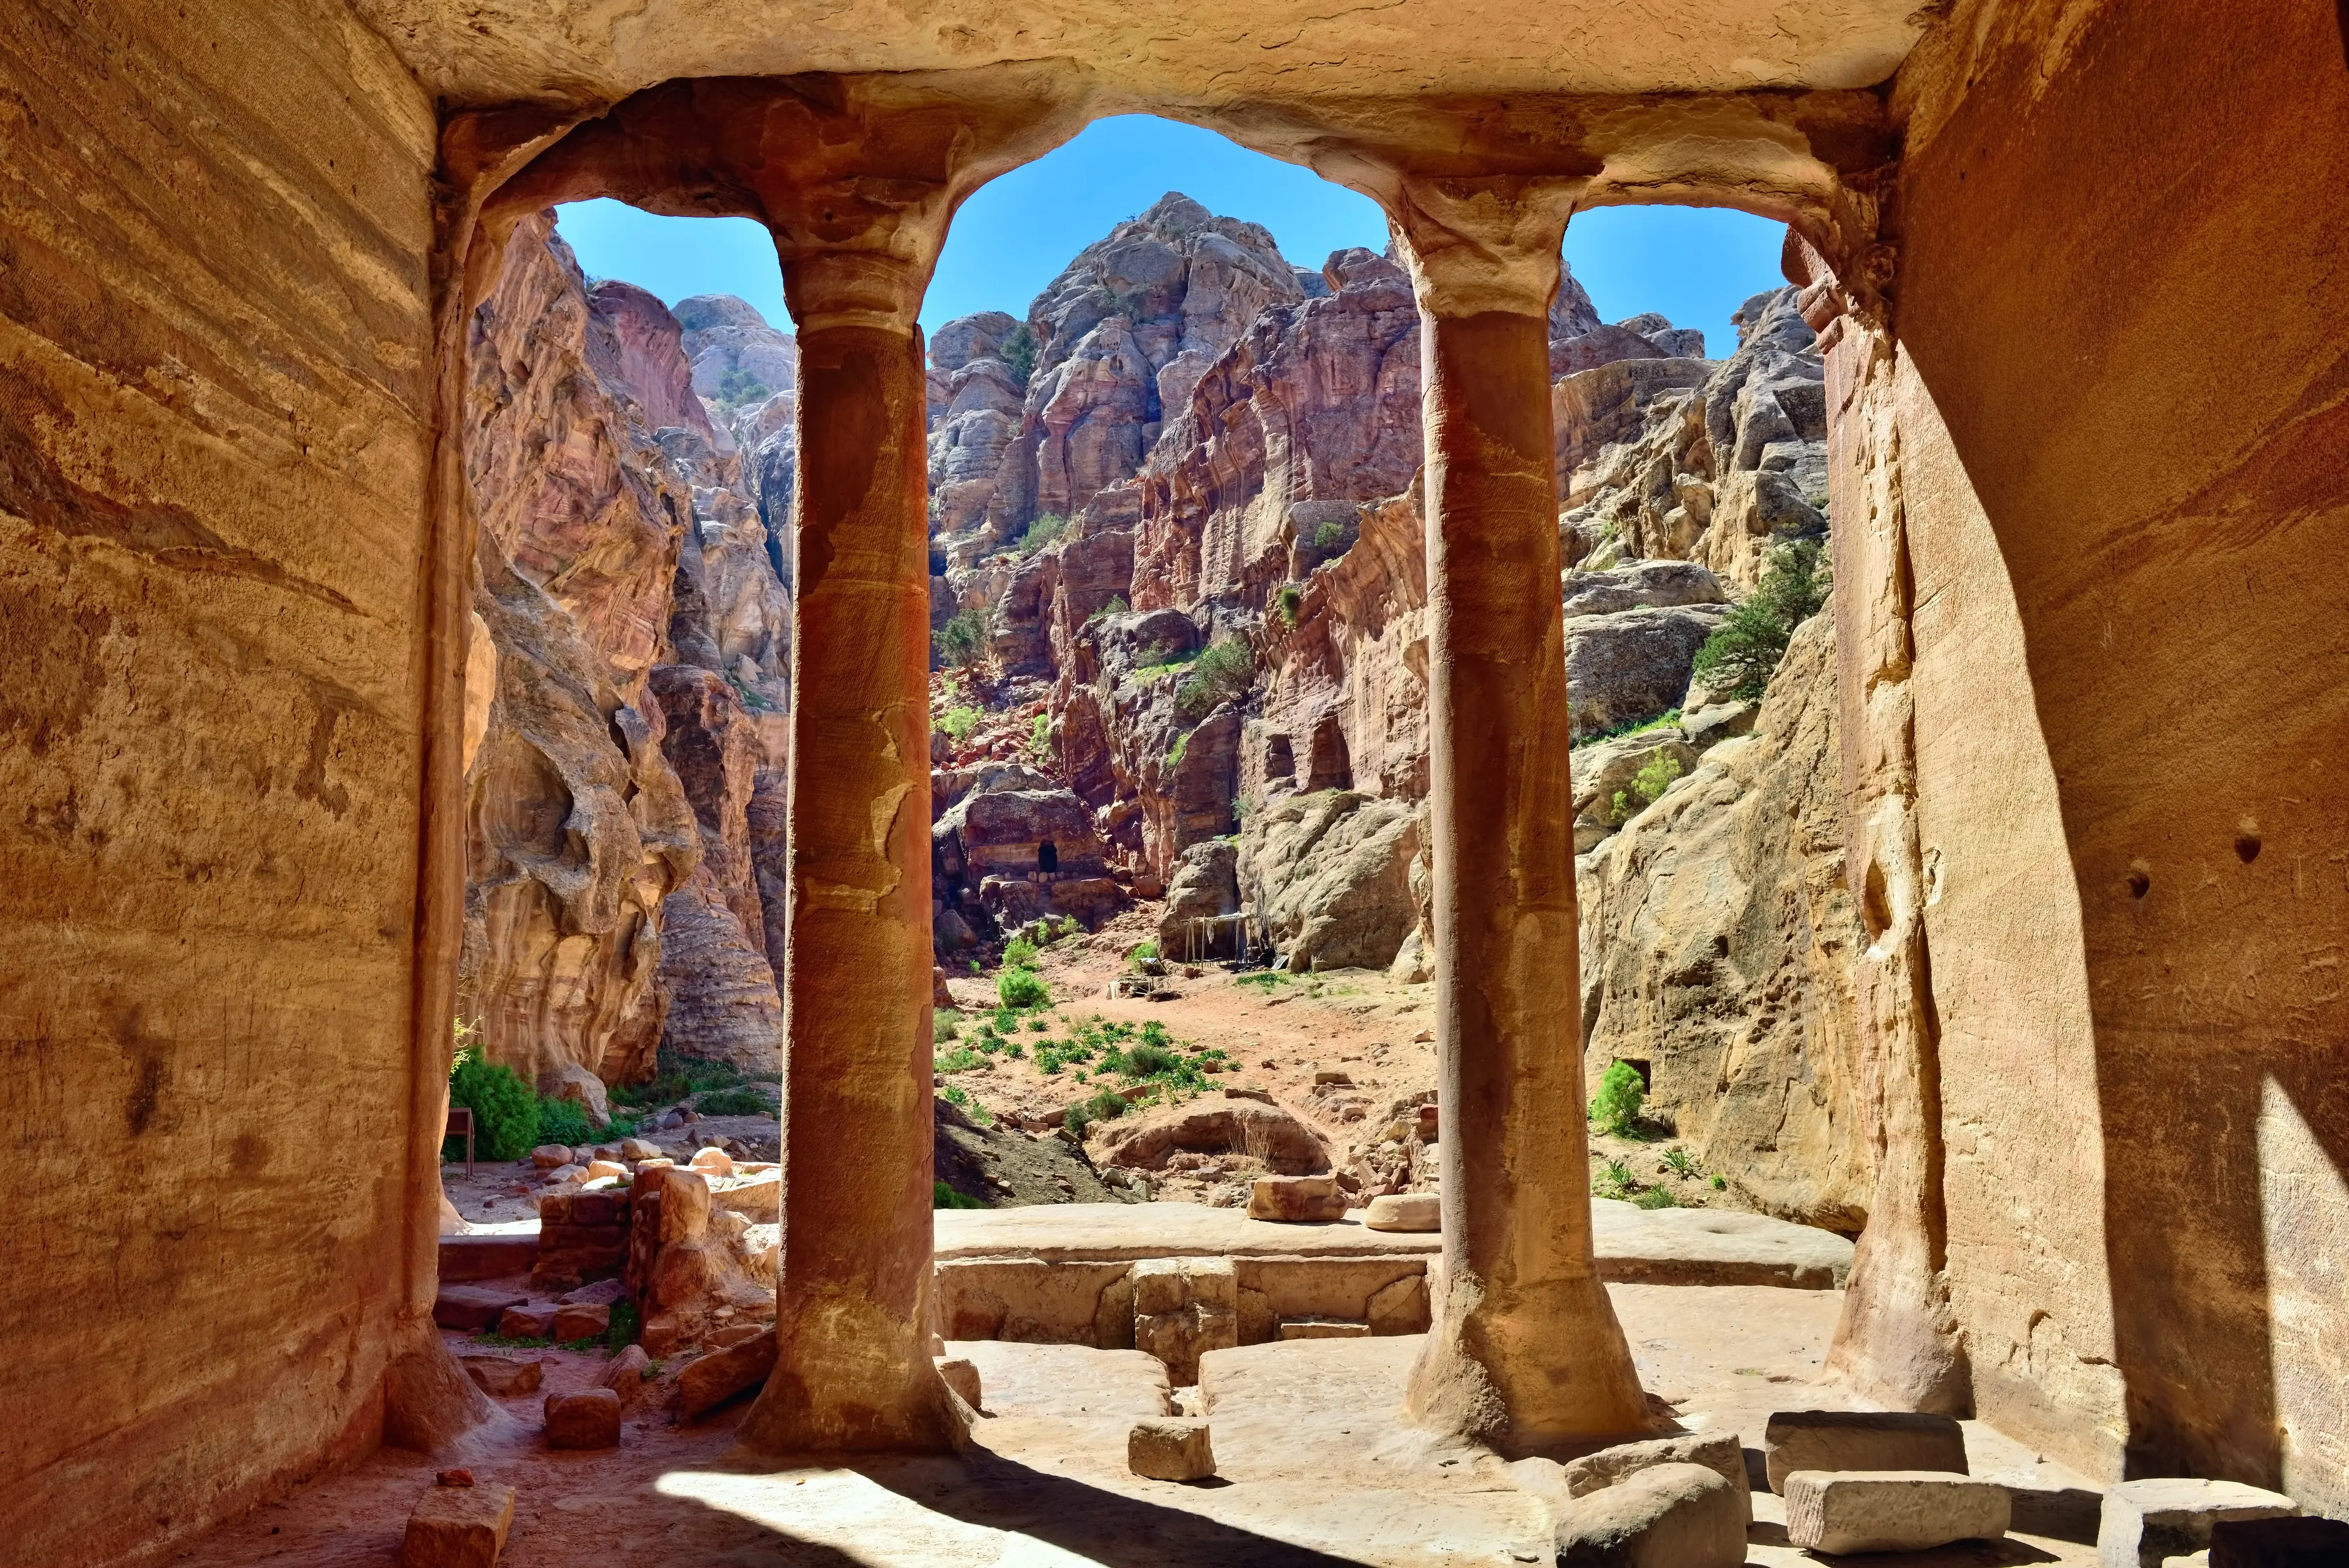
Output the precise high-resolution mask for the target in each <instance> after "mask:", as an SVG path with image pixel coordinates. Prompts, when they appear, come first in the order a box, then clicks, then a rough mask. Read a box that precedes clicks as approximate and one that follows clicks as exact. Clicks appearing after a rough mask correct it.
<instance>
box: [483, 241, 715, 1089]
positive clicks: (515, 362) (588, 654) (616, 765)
mask: <svg viewBox="0 0 2349 1568" xmlns="http://www.w3.org/2000/svg"><path fill="white" fill-rule="evenodd" d="M611 297H612V298H613V299H614V300H616V302H617V303H618V304H619V305H620V306H622V307H623V309H624V311H626V318H627V319H629V320H631V321H634V322H636V323H639V324H641V322H642V319H643V315H644V313H642V312H641V311H640V310H639V309H638V308H637V307H638V306H639V303H640V302H638V301H637V300H636V299H635V298H634V297H633V296H631V295H622V294H615V295H614V296H611ZM655 304H656V306H657V302H655ZM616 337H617V335H616V334H612V333H610V332H608V331H605V330H602V329H601V324H600V323H599V321H598V318H597V315H596V312H595V308H594V306H593V304H592V302H591V301H590V300H589V298H588V296H587V294H586V291H585V285H584V280H583V279H582V278H581V277H580V275H579V273H578V269H577V267H576V265H574V263H573V262H572V261H571V257H570V252H569V248H568V247H567V246H565V245H564V244H563V242H562V241H561V240H560V239H558V238H555V237H554V233H553V225H552V223H551V222H549V221H548V220H547V219H546V218H544V217H541V218H538V219H533V220H532V221H530V222H528V223H524V224H523V225H522V226H521V227H520V228H519V229H518V230H517V232H516V234H515V237H514V241H513V243H512V245H511V246H510V247H509V250H508V253H507V265H506V267H505V270H504V272H503V274H502V276H501V277H500V279H499V282H498V286H497V287H496V289H495V290H494V291H493V292H492V296H491V297H490V300H489V302H488V305H487V306H486V307H485V308H484V309H483V310H482V311H481V314H480V316H479V317H477V319H476V322H475V327H474V334H473V343H472V354H471V361H472V368H473V379H472V384H471V387H470V389H469V396H468V403H469V408H470V409H471V410H472V411H473V419H472V421H471V425H470V427H469V430H468V432H467V435H468V439H467V441H466V470H467V478H468V481H469V483H471V486H472V489H473V493H474V496H475V504H476V508H477V514H478V515H479V517H480V519H481V551H480V560H479V568H478V571H479V576H480V582H479V585H478V587H477V588H476V592H475V598H474V616H475V624H476V626H477V628H479V630H478V633H477V636H476V639H475V641H476V645H477V647H478V648H480V649H482V651H483V652H485V653H486V654H487V657H486V658H479V659H474V660H472V661H471V664H470V666H469V670H468V680H469V685H470V687H471V692H472V693H473V694H474V695H475V702H476V703H477V705H478V711H480V713H481V719H480V727H479V729H478V731H476V732H470V733H469V735H468V741H469V742H471V744H470V746H469V755H468V757H467V759H466V761H467V779H466V784H467V795H468V828H469V840H470V842H469V849H468V856H467V861H468V865H467V889H466V902H467V919H466V940H465V948H464V957H463V961H462V963H461V966H460V973H459V1009H460V1015H461V1016H464V1017H466V1018H468V1019H471V1020H477V1021H478V1022H479V1023H480V1026H481V1039H482V1045H483V1049H484V1051H485V1053H486V1054H487V1056H488V1057H489V1059H490V1060H492V1061H494V1062H502V1063H504V1064H508V1065H511V1066H512V1067H514V1068H516V1069H517V1070H519V1071H521V1072H522V1073H523V1075H525V1076H526V1077H529V1078H532V1079H533V1080H537V1081H540V1082H549V1083H551V1081H552V1080H553V1079H554V1077H556V1076H557V1075H559V1074H560V1071H561V1069H562V1068H563V1067H564V1065H565V1064H574V1063H575V1064H579V1065H581V1066H584V1067H585V1068H587V1069H588V1070H589V1071H591V1072H593V1073H595V1074H596V1075H599V1076H601V1077H604V1078H605V1079H606V1081H609V1082H614V1083H618V1082H623V1081H626V1079H628V1078H630V1077H633V1076H636V1075H640V1074H641V1073H642V1072H643V1071H644V1070H646V1069H647V1068H648V1067H649V1066H650V1064H651V1062H652V1057H653V1052H654V1049H655V1047H656V1046H657V1044H659V1042H660V1035H661V1028H662V1023H663V1017H664V1014H665V1012H666V1011H667V998H666V996H665V995H664V994H663V993H662V992H661V991H660V989H659V988H658V987H657V984H656V980H655V974H656V971H657V966H658V962H659V956H660V950H661V949H660V924H661V918H660V908H661V902H662V900H663V899H664V898H666V897H667V895H668V893H669V892H671V891H672V890H673V889H675V888H678V887H679V886H681V885H683V884H684V882H685V881H686V880H687V879H688V877H691V876H692V875H693V874H694V872H695V868H696V867H697V866H698V864H699V861H700V858H701V850H700V845H699V843H698V836H697V835H696V834H695V833H694V832H693V831H692V829H691V811H690V808H689V807H688V805H687V803H686V800H685V796H684V793H683V790H682V788H681V787H680V785H679V784H678V778H677V775H676V774H675V773H674V772H673V771H672V770H671V769H670V767H669V765H668V763H667V761H666V760H665V759H664V757H663V756H662V754H661V746H660V738H661V734H662V729H663V719H662V715H661V711H660V709H659V708H658V706H657V704H656V703H654V702H652V701H649V700H648V697H647V690H646V681H647V676H648V674H649V672H650V670H651V669H652V667H653V665H654V663H655V662H656V660H657V659H659V658H660V657H662V656H663V655H664V654H665V653H666V651H667V636H666V633H667V620H668V609H669V593H670V583H671V579H672V578H673V576H675V573H676V567H677V556H678V548H679V545H680V541H681V539H682V537H683V536H684V535H685V534H686V532H687V531H688V527H689V526H690V518H691V515H692V514H691V499H690V494H689V491H688V487H687V485H686V484H685V483H682V482H681V481H679V480H678V479H677V478H676V477H675V476H674V475H673V474H672V473H671V472H670V470H669V468H668V465H667V462H665V461H664V458H663V454H662V452H661V451H660V449H659V447H658V446H657V445H656V444H654V443H653V442H652V441H650V439H649V437H648V435H647V432H646V431H645V429H644V428H643V426H642V425H641V424H640V423H637V422H636V421H632V420H631V419H630V418H629V417H628V414H627V412H626V409H625V407H624V405H623V402H622V401H621V399H622V398H623V397H625V393H624V392H622V391H621V390H620V389H619V387H618V386H617V384H616V383H613V382H610V381H607V380H606V379H605V373H606V372H609V371H616V369H618V368H619V367H620V366H621V365H622V364H623V363H625V362H626V358H627V357H628V353H629V352H630V350H629V349H628V348H626V342H627V341H633V342H634V343H635V344H636V346H637V348H642V346H643V344H644V342H645V341H646V336H645V334H644V333H643V332H642V331H641V330H638V331H636V332H632V333H631V334H630V335H629V337H628V339H624V340H621V341H616Z"/></svg>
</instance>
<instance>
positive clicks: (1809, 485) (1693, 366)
mask: <svg viewBox="0 0 2349 1568" xmlns="http://www.w3.org/2000/svg"><path fill="white" fill-rule="evenodd" d="M1634 319H1641V318H1638V317H1635V318H1634ZM1731 319H1732V321H1733V324H1734V325H1735V326H1736V327H1737V330H1738V349H1737V352H1736V353H1734V354H1733V355H1731V356H1730V357H1729V358H1727V359H1725V360H1722V361H1720V362H1718V363H1707V362H1705V361H1703V360H1700V359H1680V358H1639V357H1630V358H1618V359H1615V360H1612V361H1610V362H1608V363H1604V364H1599V365H1596V366H1594V367H1592V368H1588V369H1579V370H1577V371H1575V372H1573V373H1569V374H1568V375H1565V376H1563V377H1561V378H1560V379H1558V380H1557V382H1555V383H1554V384H1553V386H1552V388H1551V392H1550V407H1551V416H1552V419H1553V421H1554V422H1555V426H1556V430H1557V461H1558V472H1559V490H1560V493H1561V497H1562V499H1563V501H1564V503H1565V505H1566V507H1567V511H1566V512H1565V514H1563V515H1562V516H1561V517H1560V519H1559V524H1560V526H1561V527H1563V528H1564V529H1565V530H1566V531H1567V533H1566V545H1567V552H1566V553H1567V558H1568V561H1578V560H1581V559H1582V558H1583V557H1585V556H1591V555H1593V554H1594V553H1599V554H1600V556H1601V562H1602V564H1611V560H1610V559H1609V557H1612V558H1629V559H1638V558H1643V557H1644V558H1655V557H1673V558H1679V559H1683V560H1693V561H1697V562H1700V563H1702V565H1704V566H1708V567H1710V568H1711V569H1712V570H1713V573H1714V574H1715V575H1716V576H1719V577H1720V578H1722V580H1723V581H1724V582H1730V583H1733V584H1736V585H1738V586H1739V587H1753V586H1754V582H1755V581H1757V580H1758V579H1759V577H1760V576H1761V572H1762V566H1763V564H1764V561H1763V557H1764V554H1765V553H1766V550H1767V548H1768V546H1769V545H1770V544H1771V543H1772V542H1773V541H1775V540H1783V539H1795V538H1816V537H1818V536H1820V535H1823V534H1825V533H1826V444H1825V443H1826V383H1825V379H1824V378H1825V375H1826V370H1825V368H1824V366H1823V365H1822V363H1821V361H1820V359H1819V358H1818V350H1817V340H1816V337H1815V335H1814V334H1813V333H1812V331H1811V329H1810V328H1809V327H1806V326H1805V325H1804V323H1803V318H1802V316H1801V314H1800V312H1798V311H1797V310H1796V309H1795V291H1794V290H1793V289H1792V288H1783V289H1779V290H1777V291H1775V293H1770V294H1762V295H1756V296H1754V298H1752V299H1749V300H1747V301H1746V302H1745V303H1744V305H1743V306H1739V307H1738V310H1737V313H1736V314H1735V315H1734V316H1733V317H1732V318H1731ZM1676 341H1677V339H1676Z"/></svg>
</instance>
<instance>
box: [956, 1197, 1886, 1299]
mask: <svg viewBox="0 0 2349 1568" xmlns="http://www.w3.org/2000/svg"><path fill="white" fill-rule="evenodd" d="M1590 1209H1591V1215H1592V1225H1593V1231H1594V1233H1595V1236H1596V1240H1597V1242H1598V1251H1599V1273H1600V1275H1601V1277H1603V1278H1604V1279H1606V1280H1608V1281H1609V1282H1619V1283H1625V1284H1651V1285H1781V1286H1787V1287H1791V1288H1793V1289H1796V1290H1820V1291H1824V1290H1840V1289H1841V1288H1842V1287H1843V1282H1844V1278H1845V1276H1846V1275H1847V1274H1848V1273H1850V1272H1851V1250H1852V1249H1851V1243H1850V1242H1849V1241H1846V1240H1845V1239H1844V1238H1843V1237H1841V1236H1838V1235H1837V1234H1836V1233H1835V1232H1834V1231H1821V1230H1818V1229H1817V1228H1816V1227H1814V1226H1809V1225H1795V1224H1792V1223H1789V1222H1788V1221H1786V1220H1773V1219H1771V1218H1770V1217H1769V1216H1767V1215H1764V1214H1744V1213H1739V1212H1736V1211H1733V1210H1720V1209H1653V1210H1650V1209H1640V1208H1638V1207H1636V1206H1634V1205H1632V1204H1630V1203H1618V1202H1615V1201H1613V1200H1612V1199H1604V1198H1597V1199H1591V1204H1590ZM1364 1217H1365V1215H1364V1211H1363V1210H1352V1211H1350V1212H1349V1213H1348V1214H1347V1216H1346V1218H1345V1219H1344V1220H1339V1221H1336V1222H1334V1223H1330V1224H1326V1225H1313V1224H1302V1225H1292V1224H1278V1223H1275V1222H1273V1221H1271V1220H1251V1219H1249V1218H1248V1217H1247V1214H1246V1213H1244V1212H1243V1211H1241V1210H1237V1209H1209V1208H1206V1207H1205V1206H1204V1205H1201V1204H1196V1203H1135V1204H1123V1203H1119V1204H1110V1203H1054V1204H1046V1205H1040V1206H1036V1207H1032V1208H1025V1209H942V1210H938V1212H937V1215H936V1232H935V1234H936V1242H935V1255H936V1258H937V1259H938V1261H939V1262H951V1261H954V1260H957V1259H965V1258H1024V1259H1033V1260H1036V1261H1038V1262H1056V1263H1057V1262H1137V1261H1139V1260H1141V1259H1143V1258H1185V1257H1229V1258H1313V1257H1348V1258H1360V1257H1421V1258H1423V1257H1427V1256H1430V1255H1432V1254H1434V1253H1437V1252H1441V1251H1443V1250H1444V1239H1443V1237H1442V1236H1440V1235H1437V1234H1435V1233H1433V1232H1429V1231H1421V1232H1413V1231H1373V1230H1371V1229H1370V1227H1369V1226H1367V1225H1365V1224H1364V1223H1363V1219H1364Z"/></svg>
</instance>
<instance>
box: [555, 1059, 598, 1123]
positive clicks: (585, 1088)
mask: <svg viewBox="0 0 2349 1568" xmlns="http://www.w3.org/2000/svg"><path fill="white" fill-rule="evenodd" d="M538 1094H539V1097H540V1098H541V1099H545V1100H568V1101H570V1102H571V1103H572V1104H573V1105H574V1106H578V1107H579V1108H580V1109H581V1110H583V1111H585V1112H586V1113H587V1119H588V1120H589V1121H590V1122H592V1123H593V1124H594V1125H595V1126H596V1127H602V1126H603V1125H604V1124H605V1122H608V1121H610V1120H611V1119H612V1102H611V1099H610V1097H609V1096H608V1094H607V1093H606V1091H605V1088H604V1080H603V1079H601V1078H599V1077H597V1076H596V1075H595V1074H593V1073H591V1072H589V1071H588V1070H587V1069H586V1068H585V1067H583V1066H581V1065H580V1064H578V1063H576V1062H557V1063H556V1064H554V1065H553V1066H552V1067H549V1068H548V1069H547V1070H546V1071H544V1072H543V1073H541V1074H540V1075H538Z"/></svg>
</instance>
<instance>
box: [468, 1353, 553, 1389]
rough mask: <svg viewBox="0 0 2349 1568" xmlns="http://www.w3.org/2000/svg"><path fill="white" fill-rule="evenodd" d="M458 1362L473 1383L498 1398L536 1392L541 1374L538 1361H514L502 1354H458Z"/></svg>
mask: <svg viewBox="0 0 2349 1568" xmlns="http://www.w3.org/2000/svg"><path fill="white" fill-rule="evenodd" d="M457 1361H458V1364H459V1365H460V1366H462V1367H464V1369H465V1376H468V1377H470V1378H471V1379H472V1380H473V1383H474V1385H475V1386H477V1387H479V1388H480V1389H481V1392H482V1393H484V1394H488V1395H491V1396H492V1397H496V1398H500V1399H511V1398H512V1397H515V1396H516V1395H518V1394H534V1393H536V1392H537V1391H538V1385H539V1380H540V1378H541V1377H542V1376H543V1372H542V1371H541V1370H540V1367H539V1365H538V1363H537V1362H535V1361H514V1360H512V1359H510V1358H508V1357H506V1356H503V1355H460V1356H459V1357H458V1358H457Z"/></svg>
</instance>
